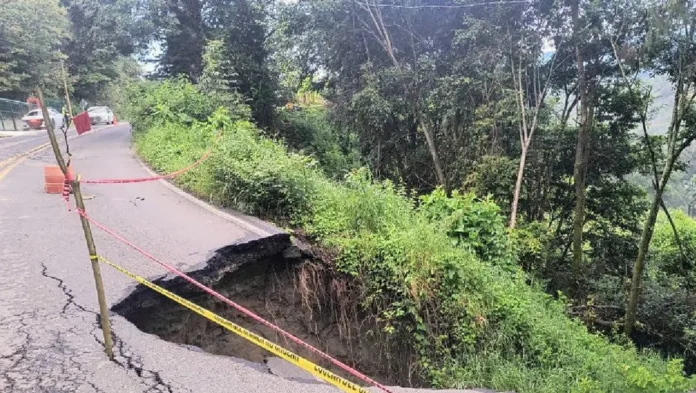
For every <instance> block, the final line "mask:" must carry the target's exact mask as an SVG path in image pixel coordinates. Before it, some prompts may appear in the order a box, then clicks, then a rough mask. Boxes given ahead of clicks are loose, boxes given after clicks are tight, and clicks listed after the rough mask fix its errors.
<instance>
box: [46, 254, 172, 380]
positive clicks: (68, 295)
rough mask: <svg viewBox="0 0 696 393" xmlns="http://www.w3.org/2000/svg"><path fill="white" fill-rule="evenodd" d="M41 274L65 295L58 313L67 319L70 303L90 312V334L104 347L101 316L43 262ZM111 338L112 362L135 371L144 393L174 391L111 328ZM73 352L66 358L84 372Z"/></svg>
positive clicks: (157, 372) (82, 310)
mask: <svg viewBox="0 0 696 393" xmlns="http://www.w3.org/2000/svg"><path fill="white" fill-rule="evenodd" d="M41 275H42V276H43V277H46V278H48V279H50V280H52V281H54V282H56V283H57V287H58V288H59V289H60V290H61V291H62V292H63V294H64V295H65V299H66V300H65V303H64V304H63V307H62V309H61V312H60V314H61V315H62V316H63V317H64V318H66V319H67V314H68V309H69V307H70V306H71V305H72V306H74V307H75V309H77V310H79V311H81V312H84V313H88V314H91V315H93V316H94V317H95V321H94V322H92V330H91V332H90V333H91V335H92V337H93V338H94V340H95V341H96V342H97V343H98V344H99V346H101V347H102V348H104V349H105V345H104V342H103V340H102V339H100V337H99V333H97V332H98V331H101V318H100V315H99V313H97V312H95V311H92V310H89V309H87V308H86V307H84V306H82V305H80V304H78V303H77V302H76V301H75V295H73V293H72V290H71V289H70V288H68V286H67V284H66V283H65V280H63V279H61V278H59V277H56V276H54V275H51V274H49V272H48V267H47V266H46V264H45V263H43V262H41ZM60 334H61V333H60V332H58V338H57V339H58V340H60V339H61V336H60ZM111 334H112V337H113V340H114V349H115V353H114V355H115V356H114V360H113V362H114V363H115V364H117V365H119V366H121V367H123V368H124V369H126V370H132V371H134V372H135V374H136V375H137V376H138V378H139V379H140V382H141V383H142V384H144V385H145V386H146V387H147V389H146V390H144V393H149V392H158V393H174V391H173V390H172V387H171V386H170V385H169V384H168V383H166V382H165V381H164V379H163V378H162V376H161V374H160V372H159V371H154V370H148V369H146V368H145V366H144V365H143V361H142V359H141V358H140V357H139V356H138V355H136V354H135V353H133V351H132V350H131V349H130V348H129V347H128V346H127V345H126V344H125V342H124V341H123V340H122V339H121V338H120V337H119V336H118V335H117V334H116V332H115V331H114V330H113V327H112V331H111ZM75 356H76V355H75V354H73V355H71V356H70V357H69V358H68V360H69V361H70V362H71V363H73V365H75V366H77V369H78V370H80V374H84V373H83V372H82V371H83V369H82V365H81V364H80V363H79V362H77V361H76V360H75ZM119 358H121V359H123V361H121V360H119ZM83 382H84V383H86V384H88V385H89V386H90V387H92V388H93V389H94V390H95V392H97V393H101V392H103V390H101V389H100V388H99V387H97V386H96V385H95V384H94V383H92V382H87V381H83Z"/></svg>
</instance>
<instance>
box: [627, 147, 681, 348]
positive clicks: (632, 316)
mask: <svg viewBox="0 0 696 393" xmlns="http://www.w3.org/2000/svg"><path fill="white" fill-rule="evenodd" d="M670 150H671V149H670ZM675 161H676V158H675V157H674V153H673V152H672V151H670V158H669V160H668V161H667V162H665V167H664V169H663V170H662V178H661V179H660V183H659V184H658V185H657V187H655V197H654V198H653V201H652V204H651V205H650V212H649V213H648V219H647V220H646V221H645V226H644V227H643V234H642V235H641V237H640V244H639V245H638V257H636V263H635V264H633V276H632V279H631V292H630V294H629V296H628V306H627V308H626V321H625V322H624V332H625V333H626V335H627V336H630V335H631V333H632V332H633V327H634V326H635V324H636V316H637V314H638V298H639V297H640V290H641V284H642V280H643V270H644V269H645V258H646V256H647V254H648V249H649V247H650V241H651V240H652V235H653V231H654V230H655V222H656V221H657V213H658V212H659V211H660V201H661V200H662V193H663V192H664V190H665V185H666V184H667V182H668V181H669V177H670V176H671V174H672V169H673V168H674V162H675Z"/></svg>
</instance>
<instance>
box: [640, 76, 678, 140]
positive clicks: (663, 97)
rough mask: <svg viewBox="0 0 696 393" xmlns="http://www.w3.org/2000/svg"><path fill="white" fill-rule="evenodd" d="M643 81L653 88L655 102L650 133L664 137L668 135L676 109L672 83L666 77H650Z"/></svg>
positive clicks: (644, 78) (652, 106)
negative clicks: (673, 109) (674, 109)
mask: <svg viewBox="0 0 696 393" xmlns="http://www.w3.org/2000/svg"><path fill="white" fill-rule="evenodd" d="M641 80H642V81H643V82H644V83H646V84H647V85H648V86H650V87H651V88H652V94H653V97H654V98H655V101H654V102H653V104H652V105H651V106H650V112H651V114H650V124H649V128H648V130H649V132H650V134H651V135H663V134H666V133H667V128H669V122H670V120H671V118H672V108H673V107H674V89H673V88H672V83H671V82H670V81H669V79H667V77H666V76H664V75H657V76H653V77H651V76H649V75H645V77H643V78H641Z"/></svg>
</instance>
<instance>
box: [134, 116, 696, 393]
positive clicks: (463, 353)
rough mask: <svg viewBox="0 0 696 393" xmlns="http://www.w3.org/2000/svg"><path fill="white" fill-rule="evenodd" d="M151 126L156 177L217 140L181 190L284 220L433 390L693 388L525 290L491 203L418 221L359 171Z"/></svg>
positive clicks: (211, 130)
mask: <svg viewBox="0 0 696 393" xmlns="http://www.w3.org/2000/svg"><path fill="white" fill-rule="evenodd" d="M149 121H150V122H151V123H150V124H155V125H153V126H151V127H149V128H148V130H147V131H146V132H144V133H142V135H138V136H137V139H136V145H137V147H138V151H139V152H140V153H141V154H142V155H143V156H144V157H145V159H147V160H148V161H149V162H150V163H151V164H152V165H153V166H155V167H156V168H158V169H161V170H171V169H174V167H176V166H183V165H185V164H186V163H188V162H191V161H192V160H194V159H195V158H196V157H198V156H199V155H200V154H202V151H203V150H205V146H206V145H210V144H212V143H213V140H214V138H215V137H214V134H215V132H216V130H217V129H222V130H223V137H222V139H221V140H220V141H219V142H218V144H217V145H216V146H217V147H216V151H215V156H214V158H213V159H211V160H210V161H207V162H206V164H205V165H203V166H201V167H200V168H199V169H198V170H197V172H194V173H193V174H192V175H191V176H188V177H183V178H181V179H180V181H181V184H182V185H183V186H184V187H187V188H189V189H190V190H191V191H193V192H196V193H198V194H199V195H202V196H207V197H210V198H211V199H213V200H215V201H217V202H219V203H222V204H226V205H231V206H236V207H239V208H241V209H243V210H244V211H247V212H252V213H256V214H262V215H265V216H267V217H270V218H275V219H280V220H283V221H286V220H290V221H291V222H292V223H294V224H295V225H298V226H301V227H302V228H303V229H304V230H305V231H306V233H307V234H308V235H310V236H311V237H312V238H313V239H315V240H316V241H317V242H318V243H319V244H321V245H323V246H325V247H327V249H330V250H333V254H335V260H334V268H335V269H336V270H337V272H339V273H340V274H342V275H344V276H345V277H351V280H352V285H354V286H355V287H357V288H359V290H358V291H357V292H356V293H359V294H360V298H359V299H356V300H357V301H358V302H359V304H360V306H361V308H362V310H363V312H365V313H368V314H372V315H374V316H375V319H376V320H377V321H378V325H377V326H378V327H379V329H380V332H379V333H380V334H386V335H387V336H388V337H391V339H390V340H391V341H392V342H398V343H399V345H401V346H402V347H406V348H409V349H410V354H411V356H412V357H413V358H415V360H416V361H417V364H418V369H417V371H418V374H419V375H420V377H421V378H424V379H425V380H426V381H428V382H429V384H431V385H434V386H438V387H470V386H486V387H489V388H492V389H497V390H503V389H512V390H515V391H517V392H519V393H526V392H548V393H551V392H554V393H555V392H583V393H585V392H588V393H589V392H593V393H594V392H597V393H599V392H622V393H623V392H645V393H648V392H650V393H653V392H684V391H686V390H687V389H688V388H689V387H690V386H693V385H694V383H693V381H692V380H690V379H686V378H684V377H683V376H682V374H681V370H682V365H681V362H680V361H678V360H673V361H669V362H668V361H664V360H663V359H661V358H660V357H658V356H656V355H654V354H651V353H645V354H639V353H637V351H636V350H635V349H634V348H633V347H630V346H621V345H617V344H612V343H610V342H609V341H608V340H607V339H605V338H603V337H601V336H599V335H595V334H590V333H588V332H587V330H586V328H585V327H584V325H582V324H581V323H579V322H577V321H574V320H571V319H569V318H567V317H566V316H565V314H564V309H565V304H563V303H561V302H560V301H557V300H554V299H552V298H551V297H549V296H548V295H546V294H544V292H543V291H542V290H541V289H539V288H536V287H533V286H529V285H528V284H527V282H526V278H527V277H526V275H525V274H524V273H523V272H522V271H521V270H519V269H517V268H515V267H514V266H513V265H511V264H510V261H508V260H507V259H508V258H514V253H512V252H511V251H510V247H511V246H510V244H508V241H507V240H506V238H505V234H504V232H503V222H502V219H501V218H500V217H499V216H497V215H496V211H497V209H496V207H495V205H494V204H493V203H492V202H490V201H486V200H484V201H479V200H475V199H474V198H473V197H471V196H468V195H457V194H455V195H454V196H453V197H447V196H446V195H445V194H444V193H443V192H442V191H436V192H435V194H433V195H431V196H429V197H425V198H423V203H422V207H417V206H416V203H415V199H414V198H413V197H412V196H411V195H409V193H408V192H406V190H404V189H403V188H402V187H400V186H397V185H395V184H393V183H391V182H380V183H376V182H374V181H372V179H371V178H370V176H369V175H368V174H367V171H365V170H358V171H355V172H352V173H351V174H349V175H348V176H347V177H346V179H345V180H344V181H343V182H341V183H337V182H333V181H330V180H328V179H327V178H326V176H325V175H324V174H322V173H321V171H320V170H319V169H318V168H317V167H316V165H315V163H314V161H313V160H311V159H308V158H306V157H303V156H300V155H297V154H292V153H289V152H288V150H287V149H286V148H285V147H284V146H283V145H280V144H277V143H275V142H273V141H272V140H269V139H267V138H264V137H261V136H260V135H259V133H258V130H257V129H255V128H254V127H253V126H252V125H251V124H250V123H248V122H246V121H240V120H237V121H233V120H232V119H230V118H229V116H227V115H226V114H225V113H224V112H216V113H215V114H214V115H213V116H212V117H211V118H210V119H209V120H208V121H207V122H200V121H198V120H195V121H193V122H191V123H190V124H191V125H186V126H183V125H181V124H180V122H179V121H178V120H176V118H175V117H174V118H172V117H166V118H165V119H164V120H162V122H161V123H159V122H155V121H154V120H153V119H150V120H149ZM158 121H159V120H158ZM159 124H162V125H159ZM181 134H184V135H181ZM448 234H449V235H453V237H454V239H453V238H452V237H450V236H448ZM453 240H454V241H453ZM408 360H409V359H399V361H402V362H407V361H408Z"/></svg>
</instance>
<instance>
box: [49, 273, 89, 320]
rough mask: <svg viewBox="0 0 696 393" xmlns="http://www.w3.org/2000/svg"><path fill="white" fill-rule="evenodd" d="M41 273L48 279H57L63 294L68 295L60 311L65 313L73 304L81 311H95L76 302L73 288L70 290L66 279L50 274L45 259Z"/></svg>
mask: <svg viewBox="0 0 696 393" xmlns="http://www.w3.org/2000/svg"><path fill="white" fill-rule="evenodd" d="M41 275H42V276H44V277H46V278H48V279H51V280H53V281H56V282H57V283H58V288H59V289H60V290H61V291H63V294H65V296H66V297H67V301H66V302H65V304H64V305H63V309H62V310H61V312H60V313H61V314H63V315H65V311H66V310H67V309H68V307H69V306H70V305H71V304H72V305H73V306H75V307H77V308H78V309H79V310H80V311H83V312H88V313H93V312H92V311H90V310H87V309H86V308H84V307H83V306H81V305H79V304H77V303H76V302H75V295H73V294H72V290H70V289H69V288H68V287H67V285H65V281H64V280H63V279H60V278H58V277H56V276H52V275H50V274H48V267H47V266H46V264H45V263H43V261H42V262H41Z"/></svg>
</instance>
